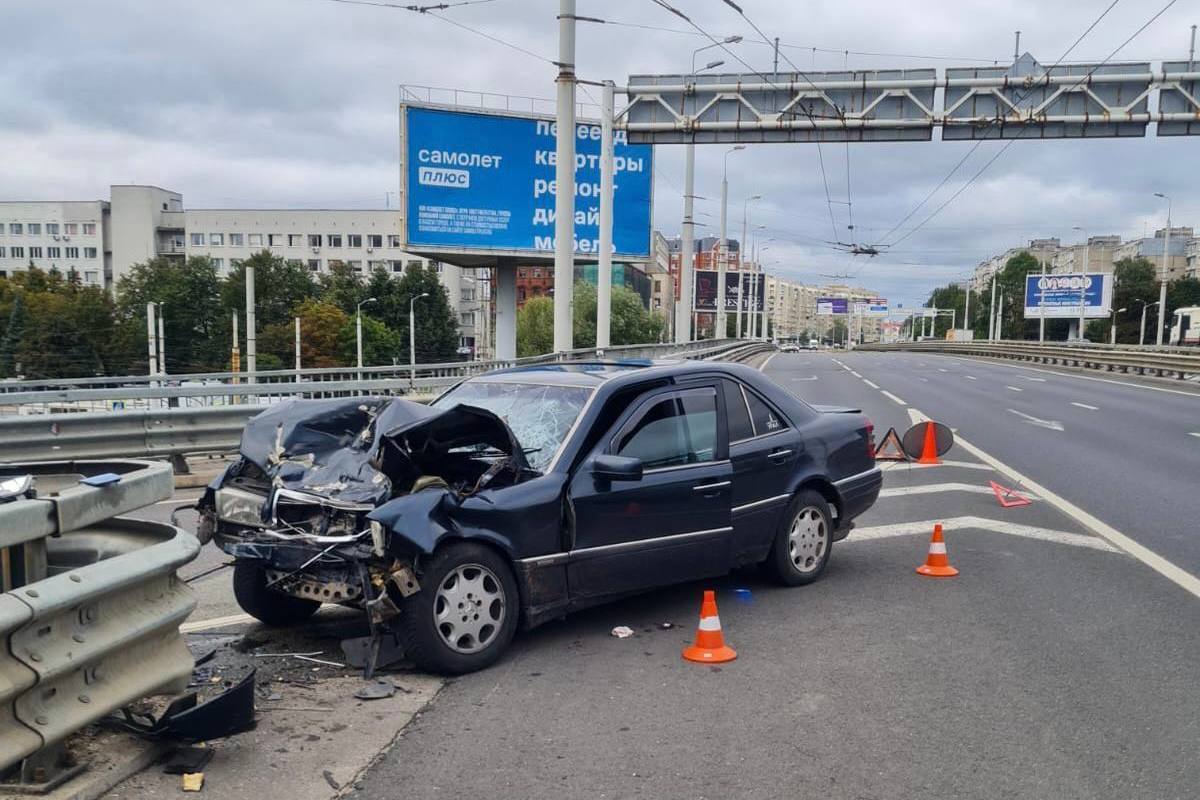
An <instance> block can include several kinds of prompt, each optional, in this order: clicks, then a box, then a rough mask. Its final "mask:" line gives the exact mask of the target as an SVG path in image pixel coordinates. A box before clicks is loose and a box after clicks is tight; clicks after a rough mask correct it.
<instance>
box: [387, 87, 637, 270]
mask: <svg viewBox="0 0 1200 800" xmlns="http://www.w3.org/2000/svg"><path fill="white" fill-rule="evenodd" d="M401 113H402V115H403V116H402V122H401V135H402V137H403V144H402V148H403V157H404V167H403V174H402V180H403V188H404V190H405V193H406V197H405V212H406V213H405V227H406V241H407V243H408V244H407V246H408V247H409V248H410V249H413V250H420V249H421V248H422V247H429V248H436V249H438V250H441V251H461V252H464V253H476V252H478V251H485V252H488V253H494V254H497V255H505V254H510V255H517V256H520V255H529V254H544V255H545V256H547V257H548V256H550V255H552V254H553V251H554V217H555V213H554V204H555V193H556V185H555V179H554V171H555V164H556V157H555V156H556V151H555V132H556V126H555V124H554V122H553V121H552V120H549V119H539V118H533V117H517V116H509V115H500V114H489V113H474V112H464V111H448V110H444V109H438V108H425V107H421V106H404V107H403V108H402V109H401ZM614 141H615V146H614V150H615V158H614V179H613V185H614V187H615V188H614V192H613V199H614V202H613V248H614V252H615V254H616V255H618V256H623V257H627V258H628V257H632V258H647V257H649V255H650V203H651V187H652V176H653V163H652V157H653V156H652V148H651V147H650V146H649V145H630V144H628V143H626V141H625V132H624V131H616V132H615V136H614ZM575 182H576V183H575V252H576V254H577V255H580V256H588V255H591V256H593V257H595V256H596V254H597V253H598V252H599V249H600V225H599V223H600V126H599V125H596V124H592V123H588V122H582V123H579V124H578V125H577V126H576V136H575Z"/></svg>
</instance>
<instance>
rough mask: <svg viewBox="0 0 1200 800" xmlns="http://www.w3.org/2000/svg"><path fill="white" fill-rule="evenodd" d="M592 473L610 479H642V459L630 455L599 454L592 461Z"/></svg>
mask: <svg viewBox="0 0 1200 800" xmlns="http://www.w3.org/2000/svg"><path fill="white" fill-rule="evenodd" d="M592 475H594V476H596V477H597V478H603V479H604V480H610V481H640V480H641V479H642V460H641V459H640V458H630V457H629V456H612V455H599V456H596V458H595V459H594V460H593V461H592Z"/></svg>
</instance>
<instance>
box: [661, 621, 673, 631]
mask: <svg viewBox="0 0 1200 800" xmlns="http://www.w3.org/2000/svg"><path fill="white" fill-rule="evenodd" d="M658 627H659V628H661V629H663V630H664V631H669V630H671V628H674V627H675V623H674V622H660V623H658Z"/></svg>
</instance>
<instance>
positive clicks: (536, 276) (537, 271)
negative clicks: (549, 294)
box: [533, 268, 542, 278]
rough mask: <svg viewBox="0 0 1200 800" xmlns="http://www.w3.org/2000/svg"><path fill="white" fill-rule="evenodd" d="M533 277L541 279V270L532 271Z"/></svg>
mask: <svg viewBox="0 0 1200 800" xmlns="http://www.w3.org/2000/svg"><path fill="white" fill-rule="evenodd" d="M533 277H535V278H540V277H542V270H541V268H537V269H534V271H533Z"/></svg>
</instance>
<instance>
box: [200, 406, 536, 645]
mask: <svg viewBox="0 0 1200 800" xmlns="http://www.w3.org/2000/svg"><path fill="white" fill-rule="evenodd" d="M538 474H539V473H538V472H536V471H534V470H532V469H531V468H530V467H529V466H528V463H527V461H526V458H525V454H524V453H523V452H522V449H521V446H520V445H519V444H518V442H517V441H516V439H515V438H514V436H513V434H512V431H511V430H510V429H509V428H508V426H507V425H506V424H505V423H504V422H503V421H502V420H501V419H500V418H499V417H497V416H496V415H495V414H493V413H492V412H490V411H487V410H484V409H481V408H476V407H473V406H466V405H458V406H454V407H452V408H447V409H435V408H430V407H429V406H425V405H421V404H419V403H413V402H411V401H407V400H403V399H398V398H379V397H363V398H345V399H336V400H292V401H288V402H284V403H280V404H279V405H277V406H273V407H271V408H270V409H268V410H266V411H264V412H263V413H262V414H259V415H258V416H256V417H254V418H253V419H251V420H250V421H249V422H248V423H247V425H246V428H245V430H244V432H243V434H242V440H241V445H240V448H239V458H238V459H237V461H235V462H234V463H233V464H232V465H230V467H229V468H228V469H227V470H226V472H225V473H224V474H223V475H222V476H221V477H220V478H219V479H217V480H216V481H214V483H213V484H212V485H210V486H209V487H208V489H207V491H206V492H205V495H204V497H203V498H202V499H201V501H200V503H199V510H200V515H201V521H200V526H199V530H198V533H199V535H200V538H201V540H202V541H207V540H209V539H212V540H213V541H214V542H215V543H216V545H217V546H218V547H220V548H221V549H222V550H223V551H225V552H226V553H228V554H229V555H231V556H233V557H234V559H235V561H236V563H237V564H238V565H244V564H253V565H255V566H256V567H257V568H259V569H261V570H262V572H263V573H264V575H265V579H266V584H265V588H266V589H269V590H271V591H274V592H280V593H283V594H286V595H290V596H292V597H296V598H302V599H305V600H312V601H317V602H324V603H342V604H346V605H352V606H356V607H362V608H365V609H366V610H368V612H369V618H370V620H371V623H372V626H373V627H374V625H375V624H377V623H381V622H384V621H385V620H387V619H388V618H389V617H390V616H393V615H395V614H397V613H398V612H399V607H398V606H399V602H400V600H401V599H402V598H403V597H407V596H409V595H411V594H413V593H415V592H417V591H419V590H420V585H419V583H418V580H417V563H418V559H420V558H421V557H422V556H423V555H425V554H428V553H429V552H432V547H433V544H434V542H435V541H436V538H437V536H438V535H439V532H444V531H446V530H447V529H449V528H451V527H453V526H454V524H455V523H454V519H455V515H456V513H457V511H458V510H459V508H460V507H461V506H462V504H463V503H464V502H466V501H468V500H470V499H472V498H474V499H475V501H476V502H486V497H484V496H483V495H482V494H481V493H484V492H486V491H488V490H495V489H500V488H504V487H507V486H512V485H514V484H517V483H520V482H522V481H524V480H527V479H529V478H531V477H535V476H537V475H538ZM376 511H379V512H380V513H379V514H378V515H376V514H373V513H372V512H376ZM369 515H370V516H375V517H378V519H373V518H369ZM380 520H382V521H380Z"/></svg>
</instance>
